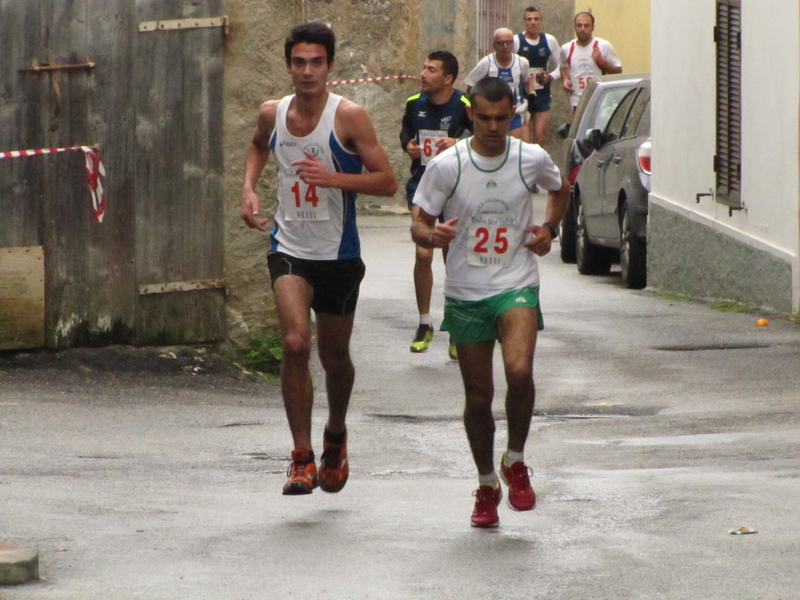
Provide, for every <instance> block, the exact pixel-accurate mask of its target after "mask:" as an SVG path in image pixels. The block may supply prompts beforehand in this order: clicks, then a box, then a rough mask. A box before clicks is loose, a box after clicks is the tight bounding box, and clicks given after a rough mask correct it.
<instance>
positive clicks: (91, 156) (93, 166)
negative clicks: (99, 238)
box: [0, 146, 106, 223]
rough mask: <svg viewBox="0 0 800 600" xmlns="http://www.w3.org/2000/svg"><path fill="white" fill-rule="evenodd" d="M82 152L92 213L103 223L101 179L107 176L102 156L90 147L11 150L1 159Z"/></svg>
mask: <svg viewBox="0 0 800 600" xmlns="http://www.w3.org/2000/svg"><path fill="white" fill-rule="evenodd" d="M70 150H81V151H82V152H83V155H84V157H85V159H86V180H87V182H88V183H89V193H90V194H91V195H92V212H93V213H94V218H95V220H96V221H97V222H98V223H102V222H103V215H104V214H105V212H106V195H105V193H104V192H103V183H102V181H101V179H100V178H101V177H105V176H106V170H105V167H103V163H102V162H100V155H99V154H98V153H97V152H96V151H95V150H93V149H92V148H89V146H70V147H69V148H37V149H36V150H11V151H10V152H0V158H19V157H21V156H39V155H41V154H55V153H56V152H69V151H70Z"/></svg>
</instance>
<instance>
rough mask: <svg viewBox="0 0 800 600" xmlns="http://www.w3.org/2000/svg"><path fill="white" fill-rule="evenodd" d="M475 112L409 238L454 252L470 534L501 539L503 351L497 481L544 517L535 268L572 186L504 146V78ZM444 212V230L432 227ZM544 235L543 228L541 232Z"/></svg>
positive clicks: (425, 193)
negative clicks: (472, 480) (537, 480)
mask: <svg viewBox="0 0 800 600" xmlns="http://www.w3.org/2000/svg"><path fill="white" fill-rule="evenodd" d="M469 100H470V103H471V106H470V107H468V108H467V112H468V114H469V117H470V118H471V119H472V122H473V136H472V137H471V138H469V139H467V140H463V141H461V142H459V143H457V144H456V145H455V146H453V147H452V148H450V149H449V150H447V151H445V152H443V153H442V154H440V155H439V156H437V157H436V158H434V159H433V160H432V161H431V162H430V163H428V168H427V169H426V171H425V174H424V175H423V176H422V181H420V184H419V187H418V188H417V193H416V195H415V196H414V203H415V204H417V206H418V207H419V210H418V211H417V214H416V217H415V219H414V223H413V225H412V226H411V237H412V239H413V240H414V242H416V243H417V244H419V245H421V246H425V247H428V248H431V247H437V248H445V247H447V248H448V249H449V252H448V255H447V265H446V276H445V309H444V321H443V322H442V329H444V330H445V331H449V332H450V335H451V336H452V338H453V340H454V341H455V343H456V348H457V351H458V363H459V368H460V370H461V378H462V380H463V381H464V391H465V407H464V428H465V429H466V432H467V439H468V440H469V445H470V449H471V451H472V457H473V459H474V461H475V466H476V467H477V471H478V489H477V490H476V491H475V493H474V494H473V495H474V496H475V507H474V509H473V511H472V517H471V521H470V522H471V525H472V526H473V527H497V526H498V525H499V523H500V518H499V516H498V513H497V507H498V506H499V504H500V500H501V499H502V497H503V491H502V489H501V487H500V482H499V479H498V474H497V472H496V471H495V467H494V465H495V463H494V460H495V457H494V435H495V422H494V416H493V413H492V402H493V400H494V376H493V374H492V371H493V364H492V363H493V356H494V353H495V352H494V350H495V342H497V341H499V342H500V345H501V347H502V358H503V372H504V373H505V377H506V384H507V392H506V402H505V408H506V417H507V419H506V421H507V423H508V446H507V451H506V452H505V453H504V454H503V457H502V458H501V460H500V476H501V477H502V479H503V481H504V482H505V483H506V484H507V485H508V503H509V505H510V506H511V508H513V509H514V510H520V511H526V510H531V509H533V508H534V507H535V506H536V494H535V493H534V491H533V487H532V486H531V482H530V475H531V470H530V468H529V467H528V466H527V465H526V464H525V461H524V459H525V456H524V450H525V442H526V440H527V438H528V432H529V430H530V422H531V416H532V414H533V405H534V401H535V397H536V392H535V387H534V383H533V357H534V351H535V349H536V336H537V332H538V330H539V329H541V328H542V327H543V322H542V319H541V309H540V307H539V286H538V283H539V273H538V271H537V267H536V256H543V255H545V254H547V253H548V252H550V248H551V245H552V243H553V239H554V238H555V237H556V236H557V235H558V231H557V230H558V225H557V223H558V222H559V221H560V220H561V219H562V218H563V216H564V211H565V210H566V206H567V199H568V197H569V183H568V182H567V181H566V180H565V179H564V177H562V176H561V174H560V173H559V171H558V169H557V168H556V166H555V165H554V164H553V161H552V160H551V159H550V157H549V156H548V155H547V153H546V152H545V151H544V150H542V149H541V148H540V147H539V146H536V145H530V144H526V143H524V142H522V141H517V140H512V138H510V137H509V136H508V132H509V125H510V123H511V120H512V118H513V116H514V108H513V106H514V98H513V95H512V93H511V90H509V89H508V86H507V85H506V84H505V83H504V82H503V81H502V80H501V79H499V78H496V77H485V78H483V79H481V80H480V81H478V82H477V83H476V84H475V87H474V88H473V89H472V93H471V94H470V97H469ZM534 184H538V185H539V186H541V187H542V188H544V189H546V190H549V191H548V195H547V205H546V207H545V211H544V215H534V214H533V199H532V194H531V189H533V186H534ZM442 211H444V218H445V222H444V223H439V224H437V223H436V215H438V214H440V213H441V212H442ZM537 223H541V224H537Z"/></svg>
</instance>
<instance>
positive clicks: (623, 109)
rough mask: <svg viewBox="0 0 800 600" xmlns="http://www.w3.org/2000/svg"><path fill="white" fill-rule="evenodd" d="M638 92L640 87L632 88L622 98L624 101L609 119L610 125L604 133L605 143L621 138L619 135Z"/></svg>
mask: <svg viewBox="0 0 800 600" xmlns="http://www.w3.org/2000/svg"><path fill="white" fill-rule="evenodd" d="M638 93H639V90H638V89H636V90H631V91H630V92H629V93H628V95H627V96H625V97H624V98H623V99H622V102H620V103H619V106H617V109H616V110H615V111H614V114H613V115H611V119H610V120H609V121H608V126H607V127H606V130H605V133H604V134H603V144H608V143H609V142H613V141H615V140H618V139H619V136H620V134H621V133H622V128H623V126H624V125H625V119H626V118H627V116H628V112H629V111H630V108H631V104H633V101H634V100H635V99H636V96H637V95H638Z"/></svg>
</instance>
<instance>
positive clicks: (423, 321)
mask: <svg viewBox="0 0 800 600" xmlns="http://www.w3.org/2000/svg"><path fill="white" fill-rule="evenodd" d="M419 324H420V325H430V326H431V327H433V317H431V314H430V313H428V314H427V315H420V316H419Z"/></svg>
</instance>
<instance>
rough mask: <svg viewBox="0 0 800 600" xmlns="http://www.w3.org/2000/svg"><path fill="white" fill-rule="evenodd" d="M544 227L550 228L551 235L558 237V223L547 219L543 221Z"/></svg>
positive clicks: (554, 237)
mask: <svg viewBox="0 0 800 600" xmlns="http://www.w3.org/2000/svg"><path fill="white" fill-rule="evenodd" d="M542 225H543V226H544V227H547V228H548V229H549V230H550V237H551V238H553V239H556V238H557V237H558V223H552V222H550V221H545V222H544V223H542Z"/></svg>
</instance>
